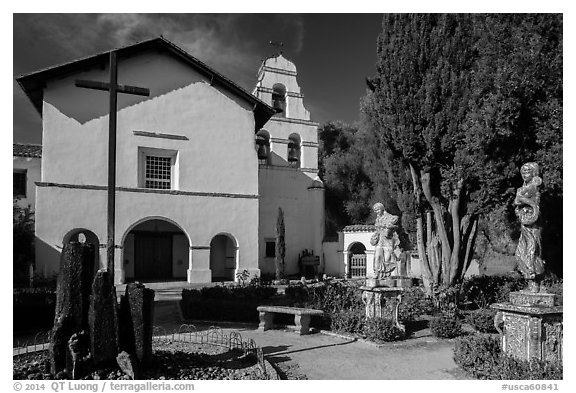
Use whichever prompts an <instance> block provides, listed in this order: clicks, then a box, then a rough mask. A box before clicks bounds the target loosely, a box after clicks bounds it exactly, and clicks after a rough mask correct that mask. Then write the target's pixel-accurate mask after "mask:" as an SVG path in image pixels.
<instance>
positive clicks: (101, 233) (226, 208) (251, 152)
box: [37, 54, 259, 282]
mask: <svg viewBox="0 0 576 393" xmlns="http://www.w3.org/2000/svg"><path fill="white" fill-rule="evenodd" d="M106 74H107V70H92V71H87V72H85V73H83V74H79V75H73V76H70V77H68V78H64V79H61V80H59V81H57V82H52V83H48V86H47V88H46V90H45V102H44V107H43V161H42V166H43V172H42V181H43V182H47V183H56V185H50V184H48V185H45V186H44V187H39V188H38V196H37V200H38V203H37V237H38V239H39V241H38V244H39V247H40V248H39V251H40V253H39V254H38V262H39V264H40V265H43V266H45V269H46V270H47V271H56V270H57V269H58V258H59V255H57V254H59V251H58V248H57V247H58V246H61V243H62V236H63V233H66V232H67V231H69V230H70V229H72V228H78V227H80V228H88V229H90V230H92V231H93V232H94V233H96V234H97V236H98V237H99V239H100V242H101V243H105V242H106V240H105V239H106V233H105V230H106V191H105V190H104V189H102V186H105V185H106V184H107V169H106V168H107V139H108V136H107V135H108V117H107V116H101V115H102V114H103V113H106V111H107V101H106V94H105V93H102V92H98V91H95V90H86V89H80V88H77V87H74V80H76V79H91V80H106V77H105V76H106ZM119 83H122V84H131V85H136V86H142V87H148V88H150V90H151V97H150V98H145V97H144V98H143V97H136V98H133V97H130V98H126V97H123V98H122V100H121V101H119V111H118V131H117V187H121V188H123V189H121V190H119V191H117V196H116V203H117V206H116V244H117V245H122V243H123V239H124V236H125V235H126V234H127V232H129V230H130V229H131V228H132V227H133V226H134V225H136V224H137V223H139V222H141V221H142V220H144V219H146V218H165V219H167V220H169V221H171V222H173V223H175V224H177V225H178V226H179V227H180V228H182V230H183V232H184V233H185V234H186V236H187V237H188V240H189V242H190V247H191V250H190V253H189V257H188V261H187V263H186V264H185V266H186V270H187V274H188V279H189V281H194V282H208V281H210V269H209V254H210V250H209V246H210V241H211V239H212V238H213V237H214V236H215V235H217V234H219V233H228V234H230V235H232V236H233V237H234V238H235V239H236V241H237V243H238V246H239V250H238V252H237V254H238V257H239V269H240V270H243V269H248V270H249V271H250V272H251V273H253V274H257V273H258V272H259V271H258V199H257V195H258V162H257V157H256V151H255V145H254V116H253V113H252V108H251V107H250V106H249V105H248V104H246V103H245V102H244V101H241V100H240V99H237V98H235V97H233V96H231V95H230V94H229V93H227V92H225V91H222V90H221V89H218V88H216V87H213V86H210V83H209V81H206V80H204V79H203V78H202V77H201V76H200V75H198V74H196V73H195V72H194V71H193V70H192V69H191V68H190V67H187V66H185V65H183V64H182V63H180V62H178V61H176V60H174V59H172V58H170V57H167V56H163V55H159V54H147V55H142V56H139V57H136V58H132V59H130V60H129V61H126V62H122V61H121V62H120V64H119ZM133 131H145V132H155V133H164V134H173V135H178V136H183V137H186V138H187V140H175V139H163V138H153V137H148V136H138V135H134V133H133ZM141 148H157V149H166V150H172V151H177V152H178V153H177V161H178V172H179V174H178V182H177V183H178V190H180V191H183V192H188V193H193V194H192V195H188V194H178V193H167V192H150V191H146V192H137V191H138V190H141V189H140V188H139V183H138V179H139V173H138V151H139V149H141ZM62 185H72V186H73V187H78V186H88V187H91V186H96V189H78V188H63V186H62ZM98 187H100V188H98ZM198 193H207V195H198ZM123 252H124V251H123V250H121V249H117V250H116V261H117V271H116V278H117V279H119V277H121V276H123V274H124V272H123V270H122V264H119V263H118V262H119V261H122V260H123V256H122V253H123ZM102 254H103V255H105V250H102Z"/></svg>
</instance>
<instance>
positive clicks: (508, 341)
mask: <svg viewBox="0 0 576 393" xmlns="http://www.w3.org/2000/svg"><path fill="white" fill-rule="evenodd" d="M555 304H556V296H555V295H554V294H550V293H540V292H539V293H532V292H529V291H519V292H512V293H510V303H496V304H493V305H492V308H493V309H495V310H497V311H498V312H497V313H496V317H495V320H494V325H495V326H496V329H497V330H498V332H499V333H500V338H501V340H502V350H503V352H504V353H506V354H507V355H510V356H513V357H515V358H517V359H520V360H530V359H533V358H536V359H538V360H547V361H554V362H561V361H562V335H563V329H562V325H563V321H562V318H563V313H562V306H556V305H555Z"/></svg>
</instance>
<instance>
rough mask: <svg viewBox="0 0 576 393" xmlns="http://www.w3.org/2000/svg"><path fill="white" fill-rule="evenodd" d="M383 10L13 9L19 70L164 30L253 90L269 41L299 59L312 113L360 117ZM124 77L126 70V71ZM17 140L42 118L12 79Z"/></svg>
mask: <svg viewBox="0 0 576 393" xmlns="http://www.w3.org/2000/svg"><path fill="white" fill-rule="evenodd" d="M381 20H382V15H381V14H377V13H371V14H357V13H354V14H342V13H341V14H120V13H116V14H14V16H13V33H14V34H13V45H14V46H13V48H14V52H13V56H14V57H13V77H14V78H15V77H17V76H19V75H22V74H27V73H31V72H34V71H38V70H40V69H44V68H47V67H51V66H54V65H58V64H61V63H64V62H69V61H73V60H75V59H78V58H81V57H85V56H90V55H93V54H96V53H100V52H103V51H107V50H110V49H113V48H117V47H121V46H125V45H130V44H132V43H135V42H139V41H142V40H145V39H149V38H153V37H157V36H159V35H162V36H164V37H165V38H167V39H168V40H170V41H172V42H174V43H175V44H176V45H178V46H180V47H181V48H183V49H184V50H186V51H188V52H189V53H190V54H191V55H192V56H194V57H196V58H198V59H199V60H201V61H203V62H204V63H206V64H208V65H209V66H211V67H212V68H214V69H215V70H216V71H218V72H220V73H222V74H223V75H225V76H227V77H228V78H229V79H231V80H233V81H235V82H236V83H237V84H238V85H240V86H242V87H243V88H245V89H246V90H248V91H252V89H253V87H254V85H255V83H256V73H257V71H258V68H259V66H260V63H261V61H262V60H263V59H265V58H266V57H268V56H269V55H271V54H273V53H274V52H275V51H276V49H275V48H273V47H272V46H271V45H270V44H269V42H270V41H281V42H283V43H284V47H283V54H284V56H285V57H286V58H288V59H289V60H291V61H292V62H294V63H295V65H296V67H297V70H298V83H299V85H300V87H301V92H302V93H303V94H304V105H305V107H306V108H307V109H308V110H309V111H310V114H311V118H312V120H313V121H316V122H319V123H324V122H326V121H331V120H341V121H345V122H354V121H356V120H358V115H359V100H360V97H361V96H363V95H364V94H365V93H366V83H365V79H366V77H368V76H372V75H374V74H375V72H376V68H375V64H376V42H377V37H378V34H379V32H380V29H381ZM120 83H121V76H120ZM13 111H14V112H13V115H14V118H13V119H14V120H13V121H14V128H13V141H14V142H21V143H41V134H42V131H41V130H42V128H41V118H40V115H39V114H38V112H37V111H36V110H35V109H34V107H33V106H32V104H31V103H30V101H29V100H28V98H27V97H26V96H25V94H24V93H23V91H22V90H21V88H20V87H19V86H18V84H17V83H16V82H15V80H14V81H13Z"/></svg>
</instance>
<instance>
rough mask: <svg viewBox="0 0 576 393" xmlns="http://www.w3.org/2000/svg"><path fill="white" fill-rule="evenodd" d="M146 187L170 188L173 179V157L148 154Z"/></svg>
mask: <svg viewBox="0 0 576 393" xmlns="http://www.w3.org/2000/svg"><path fill="white" fill-rule="evenodd" d="M144 176H145V184H144V187H145V188H156V189H161V190H169V189H170V188H171V180H172V158H171V157H157V156H146V174H145V175H144Z"/></svg>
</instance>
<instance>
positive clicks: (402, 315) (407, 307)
mask: <svg viewBox="0 0 576 393" xmlns="http://www.w3.org/2000/svg"><path fill="white" fill-rule="evenodd" d="M432 310H433V305H432V301H431V299H430V298H428V297H426V294H425V293H424V291H423V290H422V288H420V287H411V288H406V290H405V291H404V294H403V296H402V302H401V303H400V307H399V308H398V319H400V320H401V321H413V320H415V319H417V318H418V317H419V316H421V315H425V314H430V313H431V312H432Z"/></svg>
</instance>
